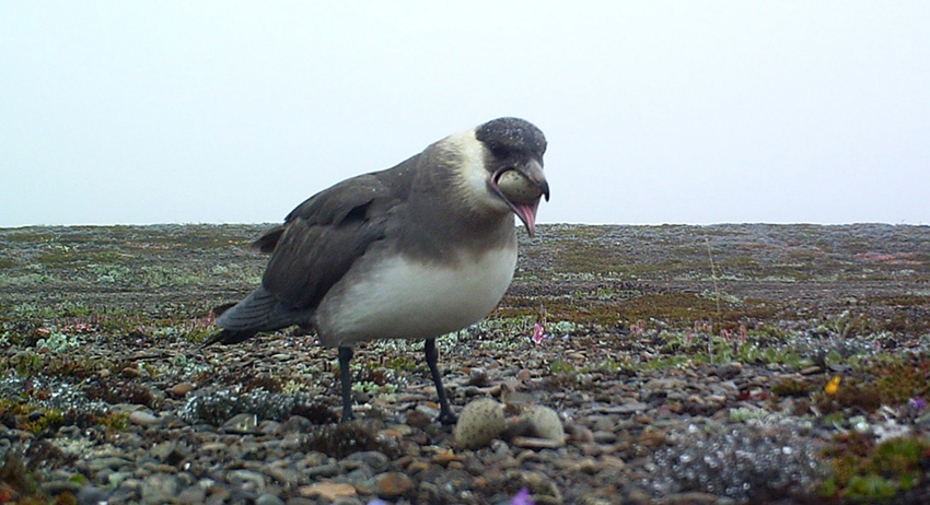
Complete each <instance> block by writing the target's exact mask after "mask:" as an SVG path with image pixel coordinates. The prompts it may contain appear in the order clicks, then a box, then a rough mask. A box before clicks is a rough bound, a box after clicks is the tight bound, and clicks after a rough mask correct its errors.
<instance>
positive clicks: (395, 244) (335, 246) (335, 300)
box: [206, 118, 549, 424]
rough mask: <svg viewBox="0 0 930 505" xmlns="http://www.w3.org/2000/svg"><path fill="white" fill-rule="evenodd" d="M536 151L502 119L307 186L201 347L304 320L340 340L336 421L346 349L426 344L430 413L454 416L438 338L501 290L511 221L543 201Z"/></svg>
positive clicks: (476, 316)
mask: <svg viewBox="0 0 930 505" xmlns="http://www.w3.org/2000/svg"><path fill="white" fill-rule="evenodd" d="M545 152H546V138H545V136H544V135H543V133H542V131H540V130H539V129H538V128H537V127H535V126H534V125H532V124H530V123H529V122H527V121H525V120H523V119H517V118H500V119H495V120H492V121H489V122H487V123H484V124H482V125H480V126H477V127H475V128H472V129H469V130H466V131H463V132H460V133H456V134H453V135H450V136H448V137H446V138H444V139H442V140H440V141H438V142H435V143H433V144H431V145H430V146H428V147H427V148H426V149H425V150H424V151H423V152H421V153H419V154H417V155H414V156H413V157H411V158H409V159H407V160H406V161H404V162H402V163H400V164H399V165H397V166H395V167H394V168H390V169H387V170H383V171H379V172H373V173H369V174H365V175H360V176H357V177H353V178H351V179H347V180H345V181H342V182H340V183H338V184H336V185H335V186H332V187H330V188H329V189H326V190H323V191H321V192H319V193H317V194H316V195H314V196H312V197H310V198H309V199H307V200H306V201H304V202H303V203H302V204H300V205H299V206H298V207H297V208H296V209H294V210H293V211H292V212H291V213H290V214H288V216H287V218H285V220H284V224H282V225H279V226H276V227H275V228H273V229H271V230H269V231H268V232H267V233H265V234H264V235H263V236H262V237H261V238H259V239H258V240H257V241H256V242H255V243H254V246H255V247H256V248H258V249H259V250H261V251H262V252H265V253H270V254H271V258H270V260H269V262H268V266H267V269H266V270H265V273H264V276H263V278H262V284H261V286H259V287H258V289H256V290H255V291H254V292H253V293H252V294H250V295H249V296H248V297H246V298H245V299H244V300H242V301H240V302H239V303H237V304H235V305H233V306H231V307H228V308H225V310H221V309H222V308H218V310H217V312H218V313H219V316H218V317H217V318H216V325H217V326H218V327H220V328H221V329H222V331H221V332H220V333H219V334H218V335H216V336H215V337H213V338H211V339H210V340H209V341H208V342H207V344H206V345H209V344H212V343H216V342H219V343H223V344H235V343H238V342H242V341H243V340H246V339H247V338H249V337H252V336H253V335H255V334H256V333H258V332H263V331H274V330H277V329H280V328H285V327H288V326H292V325H300V326H301V327H304V328H313V329H315V330H316V332H317V335H318V336H319V339H320V341H321V342H322V344H323V345H325V346H327V347H336V348H337V349H338V354H339V370H340V379H341V383H342V419H343V421H346V420H350V419H352V401H351V391H352V384H351V380H352V378H351V376H350V373H349V361H350V360H351V359H352V346H353V344H355V343H356V342H362V341H366V340H374V339H386V338H404V339H425V340H426V346H425V349H426V363H427V366H428V367H429V371H430V375H431V376H432V380H433V382H434V383H435V385H436V392H437V394H438V396H439V405H440V416H439V420H440V422H442V423H443V424H451V423H454V422H455V420H456V416H455V415H454V414H453V413H452V410H451V409H450V407H449V401H448V399H447V397H446V393H445V390H444V389H443V387H442V377H441V375H440V373H439V368H438V367H437V364H436V362H437V358H438V352H437V350H436V337H438V336H441V335H444V334H446V333H449V332H452V331H457V330H460V329H462V328H465V327H467V326H469V325H471V324H473V323H475V322H477V321H478V320H480V319H481V318H483V317H485V316H486V315H487V314H488V313H489V312H490V311H491V310H492V309H493V308H494V307H495V306H496V305H497V303H498V302H499V301H500V299H501V297H502V296H503V295H504V292H505V291H506V290H507V287H508V286H509V285H510V281H511V279H512V278H513V272H514V268H515V266H516V262H517V240H516V233H515V226H514V219H513V216H514V215H516V216H517V217H519V218H520V220H521V221H522V222H523V225H524V226H525V227H526V231H527V233H528V234H529V235H530V236H533V231H534V223H535V221H536V209H537V206H538V204H539V200H540V198H541V197H542V196H545V197H546V200H548V199H549V185H548V183H547V182H546V178H545V175H544V173H543V154H544V153H545Z"/></svg>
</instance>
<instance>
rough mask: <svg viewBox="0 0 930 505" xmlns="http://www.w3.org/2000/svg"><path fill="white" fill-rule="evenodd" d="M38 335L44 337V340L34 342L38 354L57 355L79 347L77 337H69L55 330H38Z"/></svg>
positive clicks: (79, 342) (79, 343)
mask: <svg viewBox="0 0 930 505" xmlns="http://www.w3.org/2000/svg"><path fill="white" fill-rule="evenodd" d="M39 333H41V334H44V335H46V336H45V337H44V338H40V339H39V341H38V342H36V349H37V350H38V351H39V352H51V353H55V354H57V353H60V352H64V351H67V350H70V349H73V348H75V347H78V346H79V345H81V341H80V340H78V338H77V336H71V337H69V336H68V335H65V334H64V333H62V332H60V331H58V330H57V329H52V330H48V329H45V328H42V329H40V330H39Z"/></svg>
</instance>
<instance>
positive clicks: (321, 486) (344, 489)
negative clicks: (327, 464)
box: [297, 482, 355, 501]
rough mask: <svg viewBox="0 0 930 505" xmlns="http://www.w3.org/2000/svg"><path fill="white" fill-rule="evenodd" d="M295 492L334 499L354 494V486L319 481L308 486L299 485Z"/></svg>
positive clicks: (306, 495) (311, 496)
mask: <svg viewBox="0 0 930 505" xmlns="http://www.w3.org/2000/svg"><path fill="white" fill-rule="evenodd" d="M297 493H298V494H300V495H301V496H304V497H306V498H316V497H320V498H323V499H324V500H329V501H335V500H336V499H337V498H340V497H344V496H355V487H353V486H352V485H351V484H338V483H335V482H319V483H317V484H311V485H309V486H301V487H299V488H297Z"/></svg>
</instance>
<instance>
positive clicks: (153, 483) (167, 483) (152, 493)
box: [142, 473, 180, 505]
mask: <svg viewBox="0 0 930 505" xmlns="http://www.w3.org/2000/svg"><path fill="white" fill-rule="evenodd" d="M179 484H180V483H179V482H178V478H177V477H175V476H174V475H170V474H166V473H155V474H152V475H149V476H148V477H146V478H145V480H143V481H142V503H146V504H150V505H161V504H164V503H170V502H172V501H174V499H175V497H176V496H177V494H178V488H179V487H180V485H179Z"/></svg>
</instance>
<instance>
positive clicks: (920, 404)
mask: <svg viewBox="0 0 930 505" xmlns="http://www.w3.org/2000/svg"><path fill="white" fill-rule="evenodd" d="M907 404H908V405H910V406H911V408H912V409H914V410H923V408H924V407H925V406H926V403H925V402H924V399H923V398H921V397H919V396H915V397H913V398H909V399H908V400H907Z"/></svg>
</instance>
